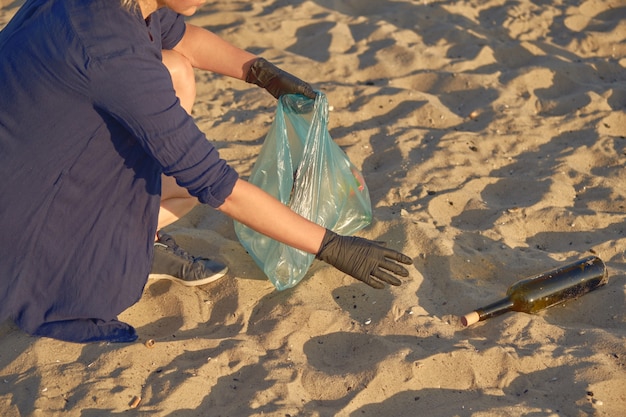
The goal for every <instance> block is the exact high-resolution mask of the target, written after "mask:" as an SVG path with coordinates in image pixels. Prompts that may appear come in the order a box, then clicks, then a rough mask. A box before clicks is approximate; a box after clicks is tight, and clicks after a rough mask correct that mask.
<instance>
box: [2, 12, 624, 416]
mask: <svg viewBox="0 0 626 417" xmlns="http://www.w3.org/2000/svg"><path fill="white" fill-rule="evenodd" d="M21 3H22V2H21V1H2V0H0V6H2V7H1V8H0V27H1V26H4V25H5V24H6V22H7V21H8V19H9V18H10V16H12V15H13V13H15V11H16V10H17V8H18V7H19V5H20V4H21ZM189 20H190V22H192V23H195V24H197V25H200V26H205V27H207V28H210V29H211V30H213V31H215V32H216V33H218V34H220V35H221V36H223V37H224V38H225V39H227V40H229V41H231V42H232V43H234V44H236V45H238V46H240V47H242V48H244V49H248V50H250V51H252V52H254V53H256V54H259V55H261V56H263V57H265V58H266V59H268V60H269V61H272V62H273V63H275V64H276V65H278V66H280V67H281V68H283V69H285V70H287V71H289V72H292V73H294V74H297V75H298V76H300V77H301V78H303V79H305V80H307V81H309V82H310V83H311V84H313V85H314V86H315V88H317V89H319V90H322V91H324V92H325V93H326V95H327V97H328V101H329V103H330V105H331V106H332V111H331V112H330V122H329V123H330V129H329V130H330V134H331V136H332V137H333V139H334V140H335V141H336V142H337V143H338V144H339V145H340V146H341V147H342V149H344V151H345V152H346V153H347V154H348V155H349V157H350V158H351V160H352V162H353V163H354V164H355V165H356V166H358V167H359V168H360V169H361V170H362V172H363V175H364V177H365V180H366V182H367V184H368V186H369V189H370V194H371V199H372V205H373V212H374V221H373V223H372V224H371V226H369V227H367V228H366V229H364V230H363V231H361V232H359V234H360V235H361V236H364V237H367V238H371V239H376V240H383V241H386V242H387V244H388V245H389V246H390V247H393V248H395V249H398V250H401V251H403V252H404V253H406V254H408V255H410V256H412V257H413V258H414V261H415V262H414V264H413V265H411V266H409V269H410V272H411V274H410V277H409V278H407V279H404V280H403V284H402V286H400V287H397V288H396V287H394V288H387V289H385V290H374V289H370V288H369V287H367V286H365V285H364V284H362V283H360V282H358V281H355V280H354V279H352V278H350V277H348V276H346V275H345V274H343V273H341V272H339V271H337V270H335V269H333V268H332V267H329V266H326V265H324V264H322V263H320V262H315V263H314V264H313V266H312V268H311V270H310V273H309V274H308V275H307V276H306V277H305V279H304V280H303V281H302V282H301V283H300V284H299V285H298V286H296V287H295V288H293V289H290V290H286V291H282V292H278V291H276V290H275V289H274V287H273V286H272V284H271V283H270V282H269V281H268V280H267V278H266V277H265V276H264V275H263V273H262V271H261V270H260V269H259V268H258V267H257V266H256V265H255V264H254V262H253V260H252V259H251V258H250V257H249V256H248V255H247V253H246V252H245V250H244V249H243V248H242V246H241V245H240V243H239V241H238V240H237V237H236V235H235V233H234V228H233V223H232V221H230V220H229V219H228V218H226V217H224V216H223V215H221V214H220V213H218V212H216V211H213V210H211V209H209V208H205V207H199V208H198V209H196V210H194V211H193V212H192V213H191V214H190V215H189V216H187V217H186V218H184V219H182V220H181V221H179V222H178V223H176V224H174V225H172V226H170V229H169V230H170V232H171V233H172V234H173V235H174V236H175V237H176V239H177V240H178V242H179V243H180V244H181V245H182V246H183V247H185V248H187V249H188V250H189V251H190V252H193V253H196V254H208V255H210V256H213V257H216V258H218V259H221V260H222V261H224V262H226V263H227V264H228V265H229V266H230V271H231V272H230V273H229V275H228V277H226V278H224V279H222V280H220V281H218V282H215V283H212V284H208V285H206V286H202V287H198V288H186V287H183V286H181V285H177V284H174V283H170V282H167V281H158V282H153V283H150V284H149V285H147V287H146V288H145V294H144V295H143V297H142V299H141V300H140V302H139V303H137V304H136V305H135V306H133V307H132V308H130V309H129V310H127V311H125V312H124V313H123V314H122V315H121V317H120V318H121V319H122V320H125V321H127V322H129V323H131V324H133V325H134V326H135V327H136V328H137V330H138V333H139V335H140V339H139V341H138V342H137V343H133V344H125V345H113V344H91V345H79V344H71V343H63V342H59V341H55V340H51V339H42V338H34V337H30V336H28V335H26V334H24V333H22V332H21V331H19V330H18V329H17V328H16V327H15V326H14V325H12V324H11V323H9V322H7V323H3V324H0V415H1V416H3V417H14V416H66V415H67V416H82V417H95V416H116V415H124V416H134V415H142V416H144V415H145V416H172V417H187V416H189V417H191V416H224V417H226V416H229V417H239V416H260V415H267V416H282V417H285V416H345V417H348V416H350V417H362V416H429V417H456V416H460V417H521V416H532V417H540V416H541V417H544V416H550V417H556V416H564V417H584V416H607V417H620V416H624V415H626V303H625V301H626V300H625V298H626V286H625V284H626V280H625V278H626V168H625V162H626V113H625V109H626V2H625V1H624V0H586V1H576V2H574V1H564V0H561V1H531V0H518V1H507V2H505V1H501V0H465V1H454V0H453V1H429V0H423V1H411V0H396V1H382V0H343V1H341V0H307V1H304V0H294V1H283V0H259V1H245V2H244V1H217V0H209V1H208V2H207V4H206V5H205V6H203V8H202V9H201V10H200V11H198V13H197V14H196V15H195V16H193V17H192V18H190V19H189ZM197 80H198V97H197V102H196V105H195V107H194V112H193V115H194V117H195V118H196V120H197V123H198V125H199V126H200V128H201V129H202V130H203V131H204V132H206V134H207V137H208V138H209V140H211V141H213V142H214V143H215V144H216V146H217V147H218V148H219V149H220V153H221V155H222V156H223V157H224V158H226V159H227V160H228V161H229V162H230V163H231V164H232V165H233V166H234V167H235V168H236V169H237V170H238V171H239V172H240V173H241V175H242V176H243V177H244V178H245V177H247V176H248V175H249V174H250V171H251V169H252V166H253V164H254V162H255V160H256V157H257V154H258V152H259V150H260V148H261V145H262V143H263V139H264V137H265V135H266V133H267V130H268V128H269V126H270V124H271V122H272V120H273V117H274V112H275V109H276V101H275V100H274V98H273V97H271V96H270V95H269V94H267V92H265V91H263V90H260V89H258V88H256V87H254V86H251V85H249V84H246V83H243V82H240V81H236V80H233V79H226V78H224V77H220V76H217V75H215V74H210V73H203V72H198V73H197ZM2 103H3V106H4V105H10V104H8V103H7V102H6V101H3V102H2ZM590 254H595V255H597V256H599V257H600V258H602V259H603V260H604V261H605V262H606V265H607V268H608V270H609V282H608V284H607V285H606V286H604V287H602V288H601V289H598V290H597V291H594V292H591V293H589V294H587V295H585V296H584V297H582V298H580V299H578V300H574V301H571V302H568V303H566V304H565V305H563V306H558V307H554V308H552V309H548V310H545V311H542V312H540V313H538V314H533V315H531V314H524V313H509V314H505V315H502V316H499V317H496V318H492V319H489V320H486V321H481V322H479V323H477V324H475V325H473V326H471V327H469V328H464V327H463V326H462V325H461V322H460V319H459V317H460V316H462V315H463V314H466V313H468V312H470V311H472V310H474V309H475V308H478V307H482V306H484V305H485V304H488V303H491V302H493V301H496V300H498V299H499V298H501V297H502V296H503V295H504V293H505V292H506V289H507V288H508V286H509V285H511V284H512V283H514V282H515V281H517V280H519V279H522V278H526V277H529V276H532V275H535V274H537V273H540V272H543V271H546V270H549V269H552V268H554V267H558V266H560V265H562V264H564V263H568V262H571V261H575V260H577V259H580V258H583V257H585V256H588V255H590ZM149 339H153V340H154V341H155V344H154V346H152V347H151V348H150V347H146V346H145V345H144V342H146V341H147V340H149ZM135 396H137V397H141V402H140V403H139V405H138V406H137V407H135V408H131V406H130V404H131V402H132V401H133V398H134V397H135Z"/></svg>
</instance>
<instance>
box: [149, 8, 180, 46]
mask: <svg viewBox="0 0 626 417" xmlns="http://www.w3.org/2000/svg"><path fill="white" fill-rule="evenodd" d="M155 17H158V18H159V20H160V22H161V43H162V47H163V49H173V48H174V47H175V46H176V45H177V44H178V42H180V40H181V39H182V38H183V35H184V34H185V19H184V17H183V16H182V15H180V14H178V13H175V12H173V11H172V10H170V9H168V8H162V9H159V10H158V11H157V12H156V16H155Z"/></svg>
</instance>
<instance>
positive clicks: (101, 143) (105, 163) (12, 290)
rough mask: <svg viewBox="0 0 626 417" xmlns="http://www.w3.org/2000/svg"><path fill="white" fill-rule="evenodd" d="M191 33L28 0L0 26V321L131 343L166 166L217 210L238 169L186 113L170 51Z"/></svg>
mask: <svg viewBox="0 0 626 417" xmlns="http://www.w3.org/2000/svg"><path fill="white" fill-rule="evenodd" d="M184 31H185V25H184V21H183V19H182V17H181V16H179V15H177V14H176V13H174V12H172V11H170V10H169V9H160V10H159V11H157V12H155V13H154V14H153V15H151V16H150V17H149V18H148V19H146V20H144V19H143V18H142V16H141V15H140V14H139V13H138V12H129V11H127V10H124V9H122V8H121V6H120V5H119V2H118V1H117V0H28V1H27V2H26V3H25V4H24V6H23V7H22V8H21V9H20V10H19V11H18V13H17V14H16V15H15V17H14V18H13V19H12V20H11V21H10V22H9V23H8V25H7V26H6V27H5V28H4V29H3V30H2V31H0V321H4V320H6V319H9V318H10V319H13V320H14V321H15V323H16V324H17V325H18V326H19V327H20V328H21V329H23V330H24V331H26V332H28V333H30V334H34V335H41V336H48V337H53V338H58V339H62V340H68V341H75V342H88V341H98V340H109V341H132V340H134V339H135V338H136V337H137V336H136V334H135V330H134V329H133V328H132V326H130V325H128V324H126V323H122V322H120V321H118V320H117V315H118V314H119V313H121V312H122V311H123V310H125V309H126V308H128V307H129V306H131V305H132V304H134V303H135V302H137V301H138V299H139V297H140V296H141V293H142V290H143V288H144V285H145V283H146V279H147V276H148V273H149V271H150V266H151V260H152V250H153V241H154V235H155V231H156V227H157V217H158V210H159V201H160V190H161V174H162V173H165V174H167V175H172V176H174V177H175V178H176V179H177V181H178V183H179V184H180V185H182V186H184V187H186V188H187V189H188V190H189V192H190V193H191V194H192V195H194V196H197V197H198V199H199V200H200V201H201V202H202V203H206V204H209V205H211V206H213V207H218V206H219V205H221V204H222V203H223V202H224V200H225V199H226V198H227V197H228V195H230V193H231V192H232V188H233V187H234V184H235V181H236V179H237V173H236V172H235V171H234V170H233V169H232V168H230V167H229V166H228V165H227V163H226V162H225V161H224V160H223V159H220V157H219V155H218V152H217V150H216V149H215V148H214V147H213V146H212V145H211V144H210V142H209V141H208V140H207V139H206V137H205V135H204V134H203V133H202V132H201V131H199V130H198V128H197V127H196V125H195V123H194V122H193V120H192V118H191V117H190V116H189V115H188V114H187V113H186V112H185V110H184V109H183V108H181V106H180V104H179V102H178V100H177V98H176V96H175V92H174V90H173V87H172V83H171V79H170V76H169V72H168V71H167V69H166V68H165V66H163V64H162V63H161V50H162V49H168V48H173V47H174V46H175V45H176V44H177V43H178V42H179V41H180V39H181V38H182V36H183V35H184Z"/></svg>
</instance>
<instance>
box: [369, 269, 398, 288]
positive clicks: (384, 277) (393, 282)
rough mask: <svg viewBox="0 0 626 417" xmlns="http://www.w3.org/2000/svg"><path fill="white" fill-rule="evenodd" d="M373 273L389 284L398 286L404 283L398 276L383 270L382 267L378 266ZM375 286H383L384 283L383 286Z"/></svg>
mask: <svg viewBox="0 0 626 417" xmlns="http://www.w3.org/2000/svg"><path fill="white" fill-rule="evenodd" d="M372 275H373V276H375V277H376V278H378V279H379V280H381V281H384V282H386V283H387V284H391V285H395V286H396V287H397V286H399V285H400V284H402V281H400V280H399V279H398V278H396V277H394V276H393V275H391V274H389V273H387V272H385V271H383V270H382V269H380V268H376V269H375V270H374V271H372ZM375 288H382V284H381V287H375Z"/></svg>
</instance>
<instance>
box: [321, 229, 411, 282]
mask: <svg viewBox="0 0 626 417" xmlns="http://www.w3.org/2000/svg"><path fill="white" fill-rule="evenodd" d="M315 257H316V258H317V259H320V260H322V261H324V262H326V263H328V264H330V265H332V266H334V267H335V268H337V269H338V270H340V271H342V272H345V273H346V274H348V275H351V276H353V277H354V278H356V279H358V280H360V281H363V282H364V283H366V284H367V285H369V286H370V287H374V288H378V289H380V288H384V286H385V284H383V282H386V283H388V284H391V285H400V284H401V282H400V280H399V279H398V278H397V277H395V276H393V275H391V274H390V273H389V272H391V273H393V274H396V275H400V276H402V277H408V276H409V271H407V270H406V268H404V267H403V266H402V265H399V264H398V263H397V262H400V263H403V264H406V265H410V264H412V263H413V260H412V259H411V258H409V257H408V256H406V255H404V254H402V253H400V252H396V251H395V250H393V249H388V248H386V247H384V246H381V244H379V243H377V242H374V241H371V240H367V239H364V238H361V237H356V236H341V235H338V234H336V233H334V232H332V231H330V230H328V229H326V234H325V235H324V239H322V245H321V246H320V250H319V251H318V252H317V255H316V256H315ZM393 261H396V262H393ZM387 271H389V272H387Z"/></svg>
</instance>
